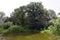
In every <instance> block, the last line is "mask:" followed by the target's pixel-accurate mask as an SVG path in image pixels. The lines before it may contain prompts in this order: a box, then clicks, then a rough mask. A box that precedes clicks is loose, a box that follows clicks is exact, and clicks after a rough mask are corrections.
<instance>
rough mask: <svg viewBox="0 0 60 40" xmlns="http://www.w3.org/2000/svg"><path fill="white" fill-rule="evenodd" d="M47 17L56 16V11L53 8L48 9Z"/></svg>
mask: <svg viewBox="0 0 60 40" xmlns="http://www.w3.org/2000/svg"><path fill="white" fill-rule="evenodd" d="M48 17H49V18H50V19H53V18H56V17H57V16H56V13H55V11H54V10H51V9H50V10H48Z"/></svg>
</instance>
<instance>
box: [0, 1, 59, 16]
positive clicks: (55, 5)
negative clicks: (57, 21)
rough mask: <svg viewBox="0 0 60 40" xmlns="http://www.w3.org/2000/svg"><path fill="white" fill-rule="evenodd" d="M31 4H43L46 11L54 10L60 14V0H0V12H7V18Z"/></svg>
mask: <svg viewBox="0 0 60 40" xmlns="http://www.w3.org/2000/svg"><path fill="white" fill-rule="evenodd" d="M30 2H42V4H43V6H44V7H45V8H46V9H52V10H54V11H55V12H56V14H57V13H59V12H60V0H0V11H2V12H5V14H6V16H10V13H12V12H13V11H14V9H16V8H19V7H20V6H23V5H27V4H29V3H30Z"/></svg>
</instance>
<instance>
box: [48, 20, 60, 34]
mask: <svg viewBox="0 0 60 40" xmlns="http://www.w3.org/2000/svg"><path fill="white" fill-rule="evenodd" d="M50 22H52V23H53V25H50V26H49V29H50V30H51V31H52V33H54V34H60V22H59V21H58V20H57V19H52V20H51V21H50Z"/></svg>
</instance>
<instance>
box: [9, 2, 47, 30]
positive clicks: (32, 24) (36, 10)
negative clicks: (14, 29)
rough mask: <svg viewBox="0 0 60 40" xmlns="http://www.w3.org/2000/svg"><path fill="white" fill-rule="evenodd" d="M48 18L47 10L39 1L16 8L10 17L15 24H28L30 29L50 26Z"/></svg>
mask: <svg viewBox="0 0 60 40" xmlns="http://www.w3.org/2000/svg"><path fill="white" fill-rule="evenodd" d="M47 20H48V18H47V10H46V9H45V8H44V7H43V5H42V3H39V2H31V3H30V4H28V5H27V6H21V7H20V8H17V9H15V10H14V12H13V13H12V15H11V18H10V21H11V22H13V24H14V25H21V26H26V25H28V27H27V28H28V29H29V30H42V29H44V28H48V26H47V24H48V21H47Z"/></svg>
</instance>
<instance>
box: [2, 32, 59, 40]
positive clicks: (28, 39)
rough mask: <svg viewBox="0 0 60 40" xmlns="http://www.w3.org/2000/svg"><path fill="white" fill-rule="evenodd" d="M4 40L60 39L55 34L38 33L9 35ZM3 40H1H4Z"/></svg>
mask: <svg viewBox="0 0 60 40" xmlns="http://www.w3.org/2000/svg"><path fill="white" fill-rule="evenodd" d="M2 39H4V40H59V39H60V37H57V36H56V35H53V34H45V33H36V34H31V35H14V34H12V35H8V36H5V37H4V38H2ZM2 39H1V40H2Z"/></svg>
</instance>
